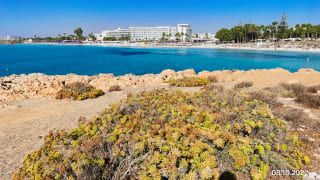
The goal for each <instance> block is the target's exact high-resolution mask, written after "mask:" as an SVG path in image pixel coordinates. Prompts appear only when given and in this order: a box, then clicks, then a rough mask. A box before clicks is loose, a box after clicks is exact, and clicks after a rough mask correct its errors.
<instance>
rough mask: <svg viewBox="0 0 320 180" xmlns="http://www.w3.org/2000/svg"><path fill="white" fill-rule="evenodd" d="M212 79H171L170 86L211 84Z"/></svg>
mask: <svg viewBox="0 0 320 180" xmlns="http://www.w3.org/2000/svg"><path fill="white" fill-rule="evenodd" d="M210 82H211V81H210V80H209V79H208V78H200V77H184V78H181V79H170V80H169V82H168V83H169V85H170V86H178V87H196V86H204V85H207V84H209V83H210Z"/></svg>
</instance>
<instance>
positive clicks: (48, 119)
mask: <svg viewBox="0 0 320 180" xmlns="http://www.w3.org/2000/svg"><path fill="white" fill-rule="evenodd" d="M209 76H215V77H216V78H217V80H218V83H217V85H221V86H223V87H226V88H231V87H233V86H234V85H235V84H236V83H239V82H244V81H250V82H252V83H253V87H252V89H253V90H259V89H262V88H265V87H273V86H276V85H278V84H279V83H282V82H286V83H301V84H303V85H305V86H311V85H317V84H320V72H317V71H314V70H312V69H301V70H299V71H298V72H296V73H291V72H289V71H287V70H284V69H271V70H251V71H230V70H227V71H212V72H209V71H202V72H200V73H196V72H195V71H194V70H192V69H188V70H184V71H179V72H175V71H173V70H164V71H163V72H162V73H160V74H146V75H142V76H136V75H130V74H129V75H124V76H114V75H112V74H99V75H97V76H80V75H75V74H69V75H59V76H48V75H45V74H29V75H12V76H7V77H1V78H0V84H1V86H0V112H1V114H0V172H1V173H0V179H9V178H10V175H11V174H12V173H13V172H14V170H15V169H16V168H18V167H19V166H20V165H21V163H22V161H23V157H24V155H25V154H27V153H29V152H31V151H32V150H34V149H36V148H38V147H40V145H41V143H42V141H43V137H44V136H45V135H46V134H47V133H48V131H49V130H52V129H55V128H56V129H70V128H73V127H75V126H76V124H77V120H78V118H79V117H87V118H91V117H93V116H95V115H97V114H98V113H99V112H101V111H103V110H104V109H105V108H107V107H108V106H109V105H110V104H113V103H118V102H120V101H121V100H122V99H125V98H126V97H127V95H128V94H135V93H138V92H141V91H149V90H153V89H159V88H165V89H173V90H177V89H179V90H183V91H188V92H194V91H198V90H199V88H173V87H170V86H169V85H168V84H167V83H166V81H167V80H169V79H172V78H183V77H209ZM72 82H83V83H88V84H90V85H92V86H94V87H96V88H99V89H102V90H104V91H105V92H106V94H105V95H104V96H102V97H99V98H97V99H90V100H85V101H71V100H56V99H55V98H54V97H55V95H56V93H57V91H59V90H60V89H61V88H62V87H63V86H64V84H68V83H72ZM112 85H119V86H121V88H122V89H123V90H122V91H119V92H108V89H109V88H110V87H111V86H112ZM282 101H283V102H284V103H287V105H288V106H293V107H296V108H300V109H303V110H304V111H306V112H307V113H308V114H309V115H310V117H312V118H313V119H314V120H315V121H320V110H319V109H309V108H307V109H306V108H304V107H301V105H298V104H296V103H294V102H293V100H292V99H291V100H290V99H284V100H282ZM302 128H303V127H302ZM303 129H306V128H303ZM310 136H311V135H310ZM317 136H318V134H315V136H312V138H315V137H317ZM310 138H311V137H310ZM315 144H316V143H315ZM319 153H320V149H319ZM313 158H314V159H316V158H319V160H320V154H315V155H314V157H313ZM316 162H318V161H316Z"/></svg>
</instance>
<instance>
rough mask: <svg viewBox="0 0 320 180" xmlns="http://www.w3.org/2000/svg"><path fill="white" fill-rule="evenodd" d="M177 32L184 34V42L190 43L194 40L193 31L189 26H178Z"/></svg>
mask: <svg viewBox="0 0 320 180" xmlns="http://www.w3.org/2000/svg"><path fill="white" fill-rule="evenodd" d="M177 32H178V33H180V34H182V40H183V41H190V40H191V39H192V29H191V26H190V25H189V24H178V25H177Z"/></svg>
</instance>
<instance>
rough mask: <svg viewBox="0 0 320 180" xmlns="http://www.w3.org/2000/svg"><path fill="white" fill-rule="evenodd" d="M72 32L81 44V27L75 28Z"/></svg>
mask: <svg viewBox="0 0 320 180" xmlns="http://www.w3.org/2000/svg"><path fill="white" fill-rule="evenodd" d="M73 32H74V34H75V35H76V36H77V38H78V41H79V42H81V40H82V39H83V31H82V29H81V27H78V28H76V29H75V30H74V31H73Z"/></svg>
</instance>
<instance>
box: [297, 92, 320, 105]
mask: <svg viewBox="0 0 320 180" xmlns="http://www.w3.org/2000/svg"><path fill="white" fill-rule="evenodd" d="M296 101H297V102H299V103H302V104H305V105H307V106H310V107H313V108H318V107H320V95H314V94H309V93H301V94H299V95H297V98H296Z"/></svg>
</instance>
